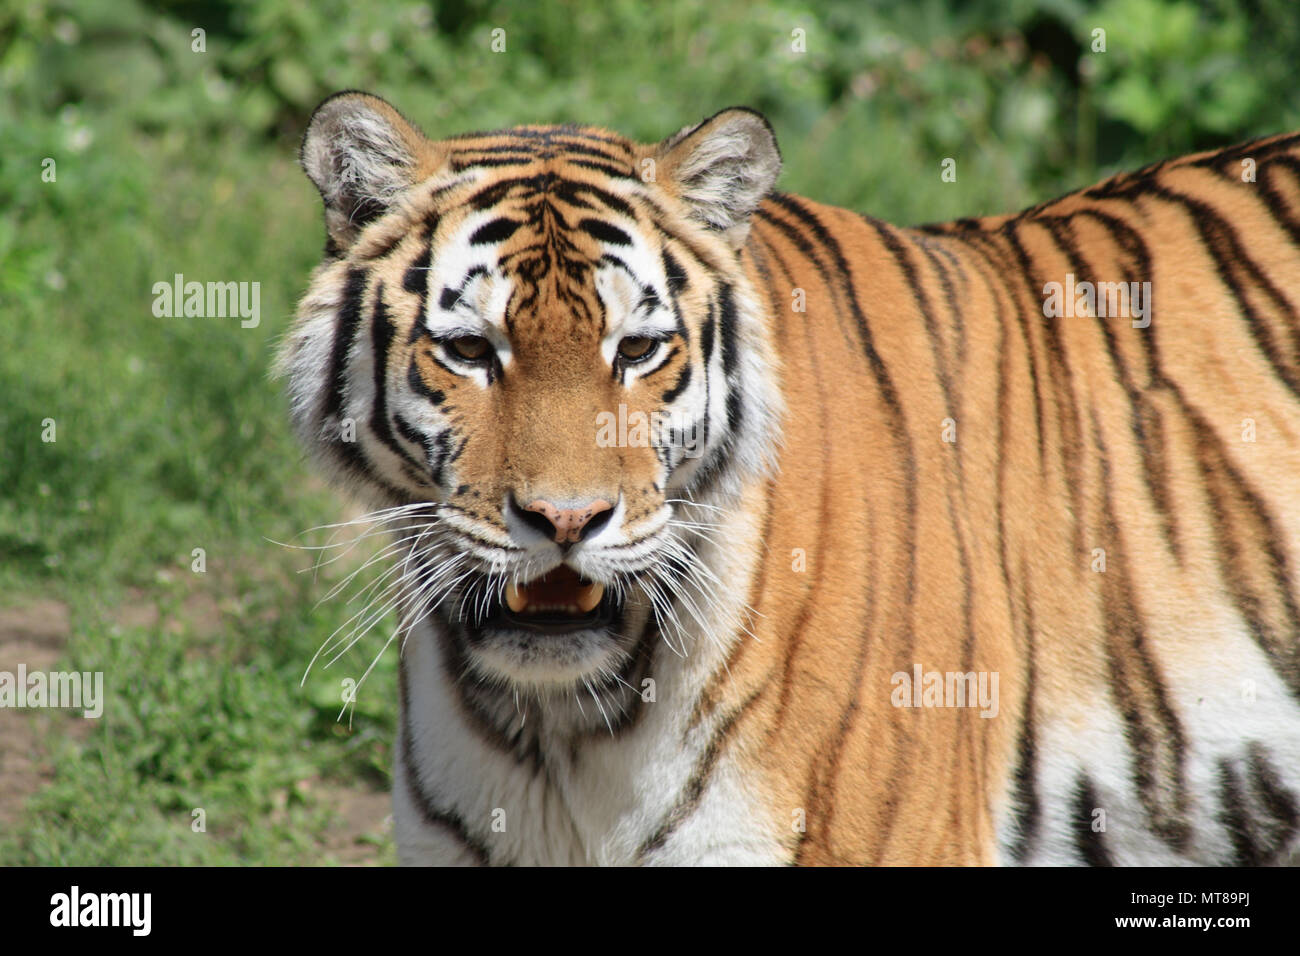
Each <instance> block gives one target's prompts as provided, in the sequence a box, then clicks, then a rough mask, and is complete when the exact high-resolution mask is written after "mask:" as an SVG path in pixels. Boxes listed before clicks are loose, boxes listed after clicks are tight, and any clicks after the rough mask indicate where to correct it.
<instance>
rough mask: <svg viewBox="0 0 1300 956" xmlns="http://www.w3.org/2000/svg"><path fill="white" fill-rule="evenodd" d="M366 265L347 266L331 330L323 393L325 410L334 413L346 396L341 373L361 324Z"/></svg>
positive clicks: (340, 408)
mask: <svg viewBox="0 0 1300 956" xmlns="http://www.w3.org/2000/svg"><path fill="white" fill-rule="evenodd" d="M369 277H370V272H369V270H367V269H349V270H348V274H347V278H346V280H345V281H344V283H343V304H342V306H340V308H339V320H338V326H337V328H336V329H335V331H334V347H333V348H332V349H331V351H330V370H329V383H330V387H329V391H328V392H327V393H326V396H325V414H326V415H337V414H339V412H340V411H342V409H343V405H344V402H345V400H346V395H345V390H346V389H345V382H344V374H345V373H346V371H347V362H348V354H349V353H350V352H351V351H352V344H353V342H354V341H355V340H356V337H357V326H359V325H360V324H361V300H362V298H363V297H364V296H365V294H366V280H367V279H368V278H369Z"/></svg>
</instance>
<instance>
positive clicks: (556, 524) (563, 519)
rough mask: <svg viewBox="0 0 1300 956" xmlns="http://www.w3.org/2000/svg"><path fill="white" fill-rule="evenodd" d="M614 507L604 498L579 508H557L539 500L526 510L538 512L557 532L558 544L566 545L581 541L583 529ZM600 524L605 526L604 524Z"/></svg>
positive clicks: (525, 507) (526, 506)
mask: <svg viewBox="0 0 1300 956" xmlns="http://www.w3.org/2000/svg"><path fill="white" fill-rule="evenodd" d="M612 507H613V505H611V504H610V503H609V502H608V501H606V500H605V499H604V498H597V499H596V500H595V501H589V502H587V503H586V504H585V505H582V506H581V507H578V508H557V507H555V505H553V504H551V503H550V502H549V501H543V500H542V499H541V498H538V499H537V500H536V501H534V502H532V503H531V504H528V505H525V506H524V510H525V511H536V512H537V513H538V514H539V515H541V516H542V517H543V518H545V519H546V520H547V521H549V522H550V523H551V527H552V528H553V529H554V530H555V540H556V543H558V544H564V543H565V542H566V541H570V542H573V541H581V540H582V534H583V529H585V528H586V527H587V525H589V524H590V523H591V519H592V518H595V517H596V516H597V515H601V514H604V513H605V512H607V511H609V510H610V509H611V508H612ZM598 523H599V524H603V523H604V522H598Z"/></svg>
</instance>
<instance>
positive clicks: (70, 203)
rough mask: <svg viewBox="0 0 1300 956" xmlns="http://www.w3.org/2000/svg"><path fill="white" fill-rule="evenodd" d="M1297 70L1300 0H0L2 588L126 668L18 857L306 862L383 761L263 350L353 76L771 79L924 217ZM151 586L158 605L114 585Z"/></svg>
mask: <svg viewBox="0 0 1300 956" xmlns="http://www.w3.org/2000/svg"><path fill="white" fill-rule="evenodd" d="M196 31H201V32H196ZM494 31H504V34H500V33H497V34H495V36H496V38H497V39H498V40H500V39H501V38H502V37H503V38H504V42H505V49H504V52H494V50H493V40H494ZM1095 31H1104V37H1105V49H1104V52H1103V51H1102V50H1100V49H1096V50H1094V44H1095V43H1096V42H1097V38H1098V37H1099V36H1100V34H1097V33H1095ZM1297 62H1300V17H1297V16H1296V15H1295V11H1294V0H1103V2H1101V3H1100V4H1091V3H1084V2H1081V0H969V2H968V0H917V2H910V3H902V4H898V3H884V2H872V3H862V2H855V0H825V2H817V3H814V2H812V0H807V2H801V0H761V2H752V0H714V2H711V3H708V4H700V3H698V2H696V0H667V2H662V3H654V4H647V3H643V2H634V0H591V2H587V3H566V2H558V0H551V2H545V3H536V2H523V0H521V2H518V3H514V2H504V0H447V2H414V0H399V2H395V3H382V4H381V3H376V4H367V3H358V2H356V0H160V2H157V3H154V4H147V3H143V2H141V0H0V144H3V146H2V148H0V605H3V604H4V603H8V602H9V601H12V600H18V601H21V600H24V599H25V598H27V597H29V596H31V595H36V594H40V595H53V596H55V597H56V598H57V599H58V600H61V601H64V602H66V603H67V604H68V605H69V606H70V608H71V611H72V615H73V620H74V622H76V626H75V634H74V635H73V636H72V638H71V639H70V641H69V647H68V649H67V655H68V660H69V662H70V663H71V664H72V665H73V666H76V667H78V668H81V669H103V670H105V671H106V672H107V673H108V675H109V677H108V680H109V684H110V705H109V709H108V711H107V712H106V714H105V717H104V719H103V720H102V721H100V722H98V723H97V726H96V728H95V730H94V731H93V732H92V733H91V734H89V735H87V736H85V739H80V738H77V739H73V738H60V739H59V740H58V741H57V746H54V747H52V748H51V753H50V755H49V758H50V760H51V762H52V770H51V780H52V782H51V783H50V785H49V786H48V787H47V788H46V789H45V790H44V791H42V792H41V793H40V794H38V795H37V797H36V798H34V800H33V801H32V803H31V805H30V811H29V817H28V819H27V822H26V823H25V824H24V826H22V827H20V828H19V829H18V830H17V831H16V832H14V833H11V834H0V862H25V863H53V862H71V863H76V862H81V863H108V862H133V863H158V862H164V863H165V862H172V863H178V862H209V863H228V862H236V861H244V862H264V863H266V862H269V863H275V862H286V861H300V860H312V859H318V858H320V857H321V855H322V854H321V850H320V845H321V844H320V841H321V840H322V839H323V834H324V833H325V831H326V830H327V829H328V827H329V826H330V821H329V819H328V814H326V813H324V812H323V810H322V807H321V806H320V805H318V804H316V803H314V802H313V800H314V798H313V797H311V794H312V793H313V792H315V791H314V790H313V789H312V786H311V784H312V782H313V781H318V780H329V779H342V780H348V781H355V780H356V779H358V778H359V777H365V778H367V779H372V780H373V779H374V778H376V777H378V778H380V782H381V783H382V778H383V777H384V776H385V775H386V774H387V772H388V771H387V767H388V747H389V746H390V744H391V740H392V733H393V726H394V723H395V710H396V706H395V696H396V695H395V692H394V689H393V683H394V672H395V666H394V659H393V654H392V652H391V650H390V651H389V653H388V656H387V657H386V658H383V660H382V662H381V664H380V666H379V667H377V668H376V670H375V671H374V672H373V674H372V675H371V679H370V683H368V684H367V688H366V694H365V696H363V697H362V698H361V699H359V700H358V706H357V707H356V710H355V713H354V716H355V718H356V720H355V726H354V727H353V729H352V731H349V730H348V729H347V725H346V723H344V724H340V723H338V722H337V720H336V718H337V713H338V711H337V707H338V699H339V698H338V692H339V691H338V688H339V681H340V679H343V678H347V677H353V678H355V677H357V676H359V674H360V673H361V671H362V670H363V669H364V668H365V667H366V666H367V665H368V663H369V662H370V661H371V660H373V659H375V657H376V656H377V655H380V654H382V649H383V646H384V640H385V639H386V637H387V636H388V634H389V633H391V620H388V621H380V622H377V627H376V629H375V631H374V632H373V633H372V635H370V637H369V638H367V640H366V641H365V642H362V643H361V644H359V645H358V646H357V647H356V648H355V649H354V650H353V651H352V652H350V655H349V656H348V657H347V659H345V660H343V661H342V662H341V663H340V665H339V667H338V668H336V669H334V670H330V671H328V672H324V673H322V672H321V671H319V670H318V671H316V672H313V675H312V677H311V679H310V680H308V681H307V683H306V685H305V687H301V688H300V686H299V678H300V677H301V675H302V672H303V670H304V669H305V667H306V664H307V662H308V660H309V659H310V658H311V656H312V652H313V651H314V650H315V649H316V647H317V646H318V644H319V643H320V641H321V640H323V639H324V638H325V636H326V635H328V634H329V633H330V632H331V631H332V630H334V629H335V628H336V627H338V626H340V625H346V622H347V618H348V617H349V616H350V615H351V614H352V613H354V612H355V611H356V610H357V607H356V605H352V606H348V605H339V604H337V603H326V604H325V605H323V606H322V607H321V608H315V607H314V606H313V601H314V600H315V599H317V598H319V597H321V596H322V595H323V594H324V593H325V590H326V583H325V582H324V581H322V582H320V583H318V584H315V585H313V584H312V582H311V581H310V580H309V579H307V578H302V577H295V576H294V575H293V574H292V573H291V572H292V570H294V569H296V568H297V567H300V566H301V565H302V564H303V563H304V562H303V560H302V559H301V558H300V556H295V555H289V554H286V552H285V551H284V549H281V548H279V547H277V546H276V545H274V544H272V543H270V542H271V541H289V540H291V539H295V536H296V535H297V534H298V533H299V532H301V531H302V530H303V529H305V528H308V527H312V526H314V525H319V524H323V523H325V522H327V521H333V520H337V517H338V511H339V508H338V505H337V503H336V502H335V501H333V500H332V499H331V498H330V496H328V495H327V494H325V493H323V491H322V490H321V489H320V488H319V486H318V485H315V484H312V483H310V482H308V481H306V480H305V475H306V474H307V469H306V466H305V465H304V464H303V463H302V461H301V459H300V453H299V451H298V449H297V447H296V446H295V444H294V442H293V441H292V440H291V438H290V436H289V434H288V429H287V426H286V421H285V414H284V411H285V409H284V403H283V398H282V397H281V394H280V389H279V386H278V385H277V384H276V383H274V382H271V381H269V379H268V376H267V368H268V366H269V363H270V353H271V350H272V347H273V345H274V340H275V339H276V338H277V337H278V336H279V335H280V334H281V333H282V332H283V330H284V328H285V327H286V325H287V322H288V319H289V316H290V315H291V314H292V310H293V302H294V300H295V298H296V296H297V295H298V294H300V292H301V290H302V288H303V286H304V284H305V281H306V277H307V273H308V271H309V270H310V268H311V267H312V265H313V264H314V263H315V262H316V261H317V259H318V258H319V252H320V247H321V241H322V233H323V230H322V228H321V223H320V212H319V209H318V200H317V197H316V194H315V191H314V190H313V189H312V188H311V186H310V185H309V184H308V183H307V181H306V179H305V178H304V177H303V176H302V175H301V174H300V173H299V172H298V170H297V169H296V168H295V166H294V153H295V150H296V146H297V142H298V138H299V137H300V136H301V133H302V130H303V129H304V127H305V125H306V122H307V119H308V116H309V115H310V111H311V109H312V107H313V106H314V105H315V104H316V103H317V102H318V101H319V100H321V99H322V98H324V97H325V96H326V95H328V94H329V93H331V92H334V91H336V90H338V89H344V88H360V89H366V90H371V91H373V92H376V93H378V94H380V95H382V96H384V97H386V98H388V99H389V100H390V101H392V102H393V103H394V104H395V105H397V106H398V107H399V108H400V109H402V110H403V111H404V112H406V113H407V115H409V116H410V117H411V118H412V119H413V120H415V121H416V122H417V123H419V124H420V125H421V126H422V127H423V128H424V129H425V130H426V131H427V132H428V133H429V134H430V135H431V136H434V137H438V136H443V135H450V134H454V133H458V132H463V131H466V130H470V129H485V128H494V127H500V126H509V125H514V124H517V123H523V122H549V121H576V122H585V123H595V124H601V125H605V126H608V127H610V128H613V129H615V130H618V131H620V132H622V133H625V134H627V135H630V136H633V137H636V138H639V139H642V140H646V141H654V140H657V139H660V138H662V137H664V136H667V135H670V134H672V133H673V132H675V131H676V130H678V129H679V128H680V127H682V126H683V125H686V124H688V123H693V122H695V121H698V120H699V119H701V118H703V117H705V116H707V115H710V114H712V113H714V112H716V111H717V110H719V109H721V108H723V107H725V106H728V105H733V104H745V105H749V106H752V107H755V108H757V109H759V110H762V111H763V112H764V113H766V114H767V115H768V117H769V118H770V119H771V121H772V123H773V126H774V127H775V129H776V131H777V135H778V139H779V141H780V144H781V148H782V151H783V154H784V157H785V161H786V171H785V173H784V175H783V178H782V181H781V186H782V188H785V189H788V190H791V191H795V192H799V193H802V194H804V195H807V196H809V197H812V198H814V199H818V200H821V201H824V202H830V203H835V204H839V205H844V206H849V207H851V208H856V209H860V210H862V211H865V212H869V213H871V214H873V215H876V216H879V217H881V218H884V219H889V220H892V221H895V222H899V223H911V222H919V221H926V220H936V219H944V218H951V217H955V216H961V215H979V214H984V213H993V212H1004V211H1012V210H1014V209H1016V208H1019V207H1023V206H1026V205H1029V204H1031V203H1033V202H1036V201H1039V200H1042V199H1045V198H1048V197H1050V196H1052V195H1055V194H1059V193H1061V192H1065V191H1067V190H1069V189H1072V188H1075V187H1078V186H1083V185H1087V184H1089V183H1090V182H1093V181H1095V180H1097V179H1099V178H1100V177H1101V176H1103V175H1105V174H1106V173H1108V172H1111V171H1114V170H1117V169H1119V168H1124V167H1130V166H1135V165H1138V164H1141V163H1145V162H1149V161H1152V160H1155V159H1159V158H1161V157H1162V156H1166V155H1171V154H1177V153H1180V152H1185V151H1190V150H1193V149H1199V148H1205V147H1210V146H1215V145H1223V144H1227V143H1230V142H1232V141H1235V140H1241V139H1245V138H1248V137H1251V136H1258V135H1263V134H1267V133H1272V132H1278V131H1283V130H1288V129H1294V128H1297V127H1300V89H1298V87H1297V84H1296V83H1295V80H1294V77H1293V76H1292V75H1291V74H1292V72H1293V70H1294V68H1295V64H1296V63H1297ZM948 157H952V158H955V159H956V161H957V173H958V175H957V181H956V182H955V183H945V182H943V181H942V180H941V179H940V175H939V174H940V168H941V163H942V161H943V160H944V159H945V158H948ZM51 163H53V169H55V170H56V177H55V178H54V179H53V180H52V181H51V180H50V179H49V177H47V176H43V175H42V173H43V171H44V170H45V169H46V168H47V167H49V166H50V164H51ZM177 273H181V274H184V275H185V277H186V278H187V279H189V280H198V281H212V280H219V281H237V282H243V281H249V282H258V283H260V287H261V313H262V321H261V323H260V325H259V326H258V327H257V328H251V329H245V328H242V327H241V326H240V324H239V322H238V321H237V320H233V319H180V318H177V319H160V318H156V317H155V316H154V315H153V314H152V311H151V301H152V293H151V290H152V288H153V284H154V283H155V282H159V281H170V280H171V278H172V276H174V275H175V274H177ZM47 418H53V419H55V421H56V422H57V429H58V431H57V437H58V440H57V442H54V443H47V442H43V441H41V440H40V435H41V432H42V427H43V426H42V423H43V422H44V421H45V420H46V419H47ZM268 539H270V540H268ZM194 547H204V548H205V549H206V551H207V554H208V560H209V562H210V564H211V568H212V572H211V573H207V574H204V575H198V574H191V573H190V570H189V568H190V560H191V559H190V554H191V550H192V549H193V548H194ZM142 593H144V594H148V595H149V596H150V598H151V599H152V600H154V601H156V602H158V603H159V604H160V606H161V605H165V607H162V608H161V610H160V612H159V621H160V623H159V626H158V627H152V628H151V627H143V626H138V625H136V626H132V625H130V624H129V623H128V624H126V625H123V624H122V622H121V621H120V620H119V618H120V615H116V614H115V611H114V608H115V605H118V604H120V603H122V602H123V601H130V600H133V601H135V602H137V603H138V602H139V600H140V598H139V595H140V594H142ZM130 595H135V597H134V598H131V597H130ZM192 598H203V599H204V600H206V601H207V602H208V606H214V607H217V608H219V609H220V610H219V613H218V614H216V615H215V617H214V615H213V614H212V613H208V614H207V615H206V617H205V616H204V615H202V614H197V613H196V612H192V611H187V610H186V608H187V607H188V604H187V601H189V600H190V599H192ZM0 610H2V607H0ZM164 623H165V624H166V627H165V628H164ZM214 631H215V633H216V636H215V637H213V636H211V635H212V633H213V632H214ZM203 635H208V636H203ZM3 665H4V662H3V661H0V666H3ZM0 772H2V771H0ZM199 805H202V806H206V807H208V808H209V809H210V810H211V813H212V820H211V835H210V838H208V839H200V840H197V841H196V839H195V838H194V836H193V834H192V833H191V831H190V827H189V823H190V815H189V809H188V808H190V807H192V806H199ZM277 814H278V815H277Z"/></svg>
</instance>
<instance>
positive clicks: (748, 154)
mask: <svg viewBox="0 0 1300 956" xmlns="http://www.w3.org/2000/svg"><path fill="white" fill-rule="evenodd" d="M655 160H656V163H657V165H658V167H659V175H660V177H661V182H664V183H671V184H673V186H675V187H676V190H677V192H678V195H679V196H680V197H681V198H682V200H684V201H685V202H686V204H687V205H688V206H689V207H690V209H691V213H692V215H693V216H694V218H696V219H697V220H699V221H700V222H702V223H704V224H705V225H707V226H709V227H710V228H712V229H717V230H719V231H720V232H722V233H724V234H725V235H726V237H727V239H728V240H729V241H730V242H731V244H732V246H733V247H734V248H740V246H741V245H743V244H744V242H745V237H746V236H747V235H748V234H749V217H750V216H751V215H753V213H754V210H755V209H757V208H758V204H759V203H760V202H762V201H763V197H765V196H766V195H767V194H768V193H770V192H771V191H772V187H773V186H775V185H776V178H777V176H779V175H780V174H781V151H780V150H779V149H778V148H777V145H776V135H775V134H774V133H773V132H772V127H771V125H770V124H769V123H768V121H767V119H766V118H764V116H763V114H761V113H757V112H755V111H754V110H751V109H746V108H745V107H743V106H734V107H732V108H731V109H726V110H723V111H722V112H721V113H716V114H714V115H713V116H711V117H709V118H708V119H706V120H705V121H704V122H703V123H700V124H699V125H698V126H692V127H687V128H686V129H683V130H681V131H680V132H679V133H677V134H676V135H675V136H670V137H669V138H668V139H666V140H664V141H663V142H662V143H660V144H659V146H658V147H657V149H656V150H655Z"/></svg>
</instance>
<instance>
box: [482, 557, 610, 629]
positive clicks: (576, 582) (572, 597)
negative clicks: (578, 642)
mask: <svg viewBox="0 0 1300 956" xmlns="http://www.w3.org/2000/svg"><path fill="white" fill-rule="evenodd" d="M504 597H505V600H504V601H498V600H496V599H495V598H494V599H493V600H492V602H491V604H490V605H489V606H488V607H486V608H485V609H484V612H485V613H484V614H483V616H482V617H480V618H479V619H478V620H477V621H476V622H475V623H476V624H477V625H478V626H479V627H487V628H493V627H494V628H512V629H518V630H528V631H539V632H541V633H545V634H562V633H565V632H568V631H580V630H585V629H589V628H598V627H604V626H605V625H607V624H609V623H610V621H612V620H613V618H614V614H615V612H616V611H617V607H616V605H615V601H614V597H613V594H612V593H611V592H610V591H609V590H608V589H607V588H606V587H605V585H603V584H601V583H600V582H599V581H589V580H587V579H586V578H584V577H582V576H581V575H580V574H578V572H577V571H574V570H573V569H572V568H569V567H567V566H566V565H560V566H559V567H558V568H556V569H555V570H553V571H550V572H548V573H547V574H544V575H542V576H541V577H540V578H536V579H534V580H532V581H529V582H527V583H526V584H514V583H512V584H508V585H506V589H505V595H504Z"/></svg>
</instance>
